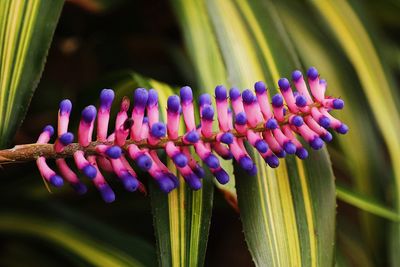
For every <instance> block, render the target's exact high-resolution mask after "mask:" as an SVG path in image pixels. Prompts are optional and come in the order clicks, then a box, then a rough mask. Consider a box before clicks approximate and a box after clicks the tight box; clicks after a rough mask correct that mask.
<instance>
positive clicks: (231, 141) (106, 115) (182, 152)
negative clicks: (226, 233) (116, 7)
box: [0, 67, 349, 202]
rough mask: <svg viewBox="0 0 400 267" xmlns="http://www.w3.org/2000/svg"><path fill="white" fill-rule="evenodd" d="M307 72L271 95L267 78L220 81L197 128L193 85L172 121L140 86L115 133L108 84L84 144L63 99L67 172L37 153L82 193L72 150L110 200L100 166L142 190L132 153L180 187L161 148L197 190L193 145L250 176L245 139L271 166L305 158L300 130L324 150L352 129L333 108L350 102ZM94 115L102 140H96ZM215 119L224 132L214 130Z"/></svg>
mask: <svg viewBox="0 0 400 267" xmlns="http://www.w3.org/2000/svg"><path fill="white" fill-rule="evenodd" d="M306 77H307V79H306V80H307V81H306V80H305V79H304V77H303V74H302V73H301V72H300V71H298V70H296V71H294V72H293V73H292V83H293V86H292V85H291V82H290V81H289V80H288V79H286V78H282V79H280V80H279V81H278V87H279V91H280V93H278V94H276V95H274V96H272V98H270V97H269V95H268V92H269V90H268V88H267V86H266V84H265V83H264V82H262V81H259V82H256V83H255V84H254V91H253V90H250V89H245V90H244V91H242V92H241V91H240V90H239V89H237V88H231V89H230V90H229V91H228V90H227V89H226V88H225V87H224V86H223V85H218V86H217V87H216V88H215V103H216V106H215V107H213V105H212V101H211V100H212V97H211V96H210V95H209V94H202V95H200V97H199V99H198V104H199V105H198V108H199V115H200V118H199V120H198V121H199V122H200V124H199V125H198V126H197V127H196V125H195V123H196V120H195V112H194V111H195V105H194V102H195V101H194V97H193V92H192V89H191V88H190V87H188V86H185V87H182V88H181V89H180V92H179V96H178V95H172V96H170V97H169V98H168V100H167V107H166V114H167V116H166V117H167V120H166V122H162V121H160V114H159V113H160V110H159V108H160V107H159V99H158V93H157V91H156V90H155V89H150V90H146V89H144V88H138V89H136V90H135V91H134V94H133V110H132V113H131V114H128V110H129V104H130V100H129V98H126V97H125V98H123V99H122V102H121V106H120V111H119V112H118V114H117V116H116V120H115V121H116V123H115V128H114V132H111V133H109V132H108V123H109V120H110V109H111V105H112V102H113V100H114V96H115V94H114V91H112V90H111V89H104V90H103V91H101V94H100V105H99V107H98V111H97V110H96V108H95V107H94V106H88V107H86V108H85V109H84V110H83V112H82V118H81V121H80V124H79V130H78V142H79V144H73V143H72V142H73V139H74V135H73V134H72V133H70V132H68V123H69V115H70V113H71V109H72V104H71V102H70V101H69V100H63V101H62V102H61V103H60V109H59V113H58V118H59V124H58V131H57V140H56V142H55V145H54V148H53V149H54V153H55V155H56V156H55V157H56V158H57V159H56V163H57V166H58V169H59V171H60V173H61V176H59V175H57V174H56V173H55V172H54V171H53V170H52V169H50V167H49V166H48V165H47V163H46V157H44V156H40V157H39V158H37V165H38V168H39V171H40V173H41V175H42V176H43V178H44V179H45V180H46V181H49V182H50V183H51V184H52V185H53V186H56V187H58V186H61V185H62V184H63V179H65V180H66V181H68V182H69V183H70V184H71V186H72V187H73V188H74V189H75V190H76V191H77V192H78V193H80V194H83V193H85V192H86V186H85V185H84V184H83V183H82V182H80V180H79V178H78V176H77V175H76V174H75V173H74V172H73V171H72V170H71V169H70V168H69V167H68V165H67V164H66V161H65V160H64V159H63V157H65V156H66V155H67V156H73V158H74V160H75V164H76V166H77V167H78V169H79V170H80V171H81V172H82V173H83V174H84V175H85V176H87V177H88V178H90V179H91V180H92V182H93V183H94V185H95V186H96V187H97V188H98V190H99V192H100V194H101V196H102V198H103V199H104V201H106V202H112V201H114V199H115V194H114V192H113V191H112V189H111V187H110V186H109V185H108V183H107V182H106V179H105V178H104V176H103V175H102V174H101V171H107V172H109V171H111V172H113V173H114V174H115V175H116V177H117V178H118V179H119V180H120V181H121V182H122V185H123V187H124V188H125V189H126V190H128V191H135V190H136V189H138V188H139V189H141V188H142V189H141V190H143V185H142V184H141V182H140V181H139V178H138V177H139V176H138V175H137V174H136V172H135V170H134V168H133V167H132V166H131V165H130V164H131V163H130V162H129V161H128V160H127V158H126V157H129V158H130V159H132V160H133V162H134V163H135V165H136V167H138V168H139V169H140V170H141V171H144V172H148V173H149V174H150V176H151V177H152V178H153V179H154V181H155V182H156V183H158V185H159V187H160V189H161V190H162V191H164V192H166V193H168V192H170V191H172V190H173V189H174V188H176V187H178V186H179V179H178V178H177V176H175V174H173V173H172V172H171V171H170V170H169V169H168V168H167V166H166V165H165V164H164V163H163V162H162V161H161V159H160V158H159V155H158V154H157V150H163V151H164V152H165V153H166V155H167V157H169V158H170V159H171V160H172V162H173V163H174V165H175V166H176V169H177V172H178V173H179V174H180V175H181V176H182V177H183V178H184V180H185V182H186V183H187V184H188V186H189V187H190V188H192V189H193V190H198V189H200V188H201V186H202V181H201V179H202V178H203V177H204V176H205V170H204V169H203V167H202V166H201V165H200V164H199V163H198V162H197V161H196V160H195V158H194V156H193V155H192V152H193V151H195V153H196V154H197V155H198V158H200V160H201V161H202V162H203V163H204V166H206V167H207V168H209V169H210V172H211V173H212V174H213V175H214V176H215V178H216V180H217V181H218V182H219V183H221V184H225V183H227V182H228V181H229V176H228V174H227V173H226V171H225V170H224V169H222V168H221V164H220V159H219V158H218V157H217V156H216V155H219V156H221V157H222V158H223V159H225V160H227V159H232V158H233V159H235V160H236V162H237V163H238V165H239V166H240V167H241V168H242V169H243V170H245V171H246V172H247V173H248V174H249V175H255V174H256V173H257V166H256V165H255V164H254V161H253V159H252V158H251V157H250V156H249V153H248V152H247V150H246V147H245V142H246V141H247V142H248V143H249V144H250V145H251V146H252V147H254V149H255V150H256V151H257V152H258V153H259V154H260V155H261V156H262V157H263V159H264V160H265V162H266V164H268V165H269V166H270V167H271V168H276V167H278V166H279V158H284V157H286V156H289V155H291V154H293V155H295V156H297V157H298V158H300V159H305V158H307V157H308V151H307V150H306V148H304V147H303V145H302V143H301V142H300V141H299V140H298V138H299V137H301V138H303V139H304V140H305V141H306V142H307V143H308V144H309V145H310V147H311V148H312V149H315V150H318V149H321V148H322V147H323V145H324V143H325V142H330V141H331V140H332V138H333V136H332V134H331V133H330V131H329V130H331V129H332V130H334V131H336V132H337V133H339V134H345V133H347V131H348V130H349V129H348V127H347V125H345V124H344V123H342V122H341V121H339V120H338V119H336V118H335V117H333V116H332V115H331V114H330V111H331V110H333V109H335V110H340V109H343V107H344V101H343V100H342V99H339V98H333V97H330V96H328V97H326V96H325V91H326V89H327V82H326V81H325V80H324V79H320V74H319V73H318V71H317V70H316V69H315V68H314V67H311V68H310V69H309V70H308V71H307V74H306ZM307 86H309V88H307ZM292 88H295V89H296V90H293V89H292ZM231 108H232V109H231ZM96 115H97V131H96V132H97V139H96V141H92V134H93V128H94V124H95V118H96ZM181 119H183V121H184V123H185V133H184V134H183V135H181V136H180V135H179V124H180V122H181ZM214 120H216V122H215V123H217V125H218V128H219V131H218V132H214V131H213V124H214ZM53 133H54V129H53V128H52V127H51V126H47V127H45V129H44V131H43V133H42V134H41V135H40V137H39V139H38V141H37V143H38V144H47V143H48V142H49V140H50V137H51V135H52V134H53ZM190 147H193V149H190ZM0 152H1V151H0ZM41 155H42V154H41ZM53 155H54V154H53ZM0 156H1V154H0ZM53 157H54V156H53ZM0 158H1V157H0ZM5 158H6V157H5Z"/></svg>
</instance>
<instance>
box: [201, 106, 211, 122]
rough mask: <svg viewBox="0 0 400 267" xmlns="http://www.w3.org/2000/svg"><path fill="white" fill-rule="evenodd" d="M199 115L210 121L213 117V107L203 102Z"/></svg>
mask: <svg viewBox="0 0 400 267" xmlns="http://www.w3.org/2000/svg"><path fill="white" fill-rule="evenodd" d="M201 117H202V118H203V119H205V120H208V121H212V120H213V118H214V108H213V107H212V106H211V105H209V104H205V105H204V106H203V110H202V111H201Z"/></svg>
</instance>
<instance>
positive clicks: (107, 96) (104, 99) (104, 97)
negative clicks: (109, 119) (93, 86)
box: [100, 89, 115, 109]
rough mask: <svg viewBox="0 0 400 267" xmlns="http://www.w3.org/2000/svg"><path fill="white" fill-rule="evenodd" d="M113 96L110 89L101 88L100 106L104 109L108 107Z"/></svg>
mask: <svg viewBox="0 0 400 267" xmlns="http://www.w3.org/2000/svg"><path fill="white" fill-rule="evenodd" d="M114 97H115V94H114V91H113V90H112V89H103V90H102V91H101V93H100V106H101V107H102V108H105V109H110V108H111V104H112V102H113V101H114Z"/></svg>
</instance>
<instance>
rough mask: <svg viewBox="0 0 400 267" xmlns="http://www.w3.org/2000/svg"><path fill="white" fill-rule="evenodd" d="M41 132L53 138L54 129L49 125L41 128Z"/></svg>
mask: <svg viewBox="0 0 400 267" xmlns="http://www.w3.org/2000/svg"><path fill="white" fill-rule="evenodd" d="M43 132H48V133H49V136H53V134H54V128H53V126H51V125H46V126H45V127H44V128H43Z"/></svg>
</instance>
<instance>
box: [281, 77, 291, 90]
mask: <svg viewBox="0 0 400 267" xmlns="http://www.w3.org/2000/svg"><path fill="white" fill-rule="evenodd" d="M278 86H279V88H280V89H281V90H282V91H286V90H288V89H289V88H290V83H289V80H288V79H286V78H282V79H280V80H279V81H278Z"/></svg>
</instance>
